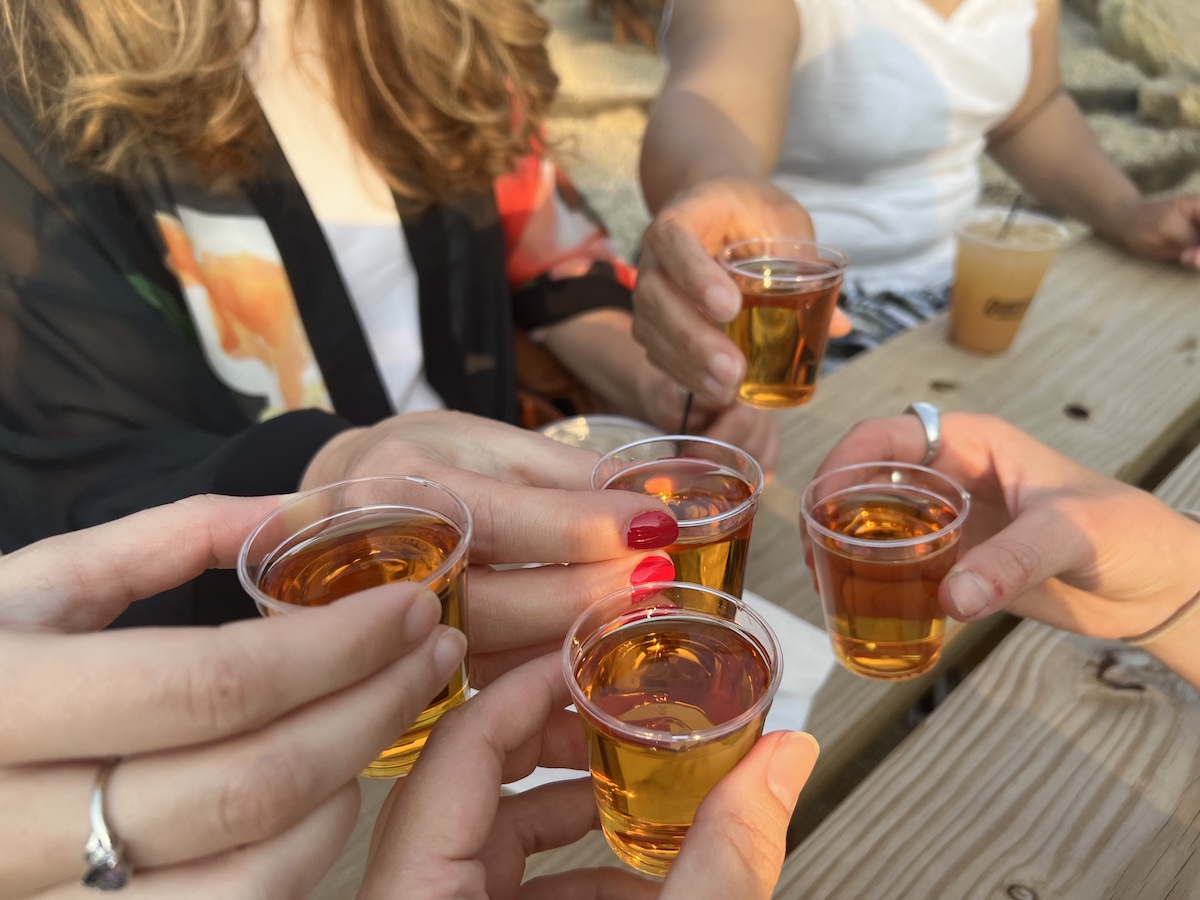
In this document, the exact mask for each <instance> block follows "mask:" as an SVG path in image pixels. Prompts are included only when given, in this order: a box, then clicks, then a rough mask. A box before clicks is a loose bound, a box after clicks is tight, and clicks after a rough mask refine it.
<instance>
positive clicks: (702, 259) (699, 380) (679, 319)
mask: <svg viewBox="0 0 1200 900" xmlns="http://www.w3.org/2000/svg"><path fill="white" fill-rule="evenodd" d="M812 233H813V229H812V221H811V220H810V219H809V217H808V213H807V212H805V210H804V208H803V207H802V206H800V205H799V204H798V203H797V202H796V201H795V200H793V199H792V198H791V196H789V195H788V194H786V193H785V192H783V191H781V190H779V189H778V188H777V187H775V186H774V185H772V184H771V183H770V182H769V181H767V180H766V179H756V178H722V179H713V180H711V181H706V182H704V183H702V184H699V185H697V186H696V187H694V188H692V189H690V190H688V191H686V192H684V193H683V194H681V195H680V196H678V197H677V198H675V199H674V200H673V201H671V203H670V204H668V205H667V206H665V207H664V208H663V210H662V211H661V212H660V213H659V214H658V215H657V216H656V217H655V219H654V221H653V222H651V223H650V227H649V228H647V229H646V234H645V238H644V244H643V248H642V257H641V260H640V262H639V266H638V280H637V286H636V287H635V288H634V292H633V306H634V320H633V334H634V337H635V338H636V339H637V341H638V343H640V344H641V345H642V346H644V347H645V348H646V351H647V353H648V354H649V356H650V360H651V362H653V363H654V365H656V366H657V367H658V368H660V369H661V370H662V371H664V372H665V373H667V374H668V375H670V376H671V378H672V379H674V380H675V381H676V382H677V383H678V384H680V385H682V386H683V387H684V388H686V389H687V390H690V391H692V392H693V393H694V394H695V395H696V397H697V399H699V400H702V401H704V402H706V403H709V404H713V405H716V406H720V407H724V406H726V405H728V404H730V403H732V402H733V400H734V397H735V394H736V392H737V386H738V384H740V383H741V381H742V378H743V376H744V374H745V370H746V361H745V359H744V358H743V357H742V354H741V353H740V352H739V351H738V349H737V347H736V346H734V344H733V342H732V341H731V340H729V338H728V337H726V336H725V335H724V334H723V333H722V332H721V330H720V328H719V327H717V324H716V323H721V322H729V321H732V320H733V319H734V317H735V316H736V315H737V313H738V310H739V309H740V308H741V305H742V298H741V295H740V294H739V293H738V291H737V288H736V287H735V286H734V284H733V281H732V280H731V279H730V278H729V276H728V275H726V274H725V272H724V271H723V270H722V268H721V266H720V264H718V263H717V262H716V261H715V260H714V259H713V257H714V256H715V255H716V254H717V253H718V252H720V250H721V248H722V247H724V246H725V245H726V244H728V243H731V242H733V241H736V240H742V239H748V238H754V237H763V236H764V235H765V236H787V237H797V238H801V239H805V238H811V237H812ZM831 331H832V333H834V334H839V335H841V334H846V333H847V332H848V331H849V322H848V321H847V320H846V319H845V317H844V316H842V314H841V313H840V312H839V313H837V314H836V315H835V317H834V323H833V327H832V328H831Z"/></svg>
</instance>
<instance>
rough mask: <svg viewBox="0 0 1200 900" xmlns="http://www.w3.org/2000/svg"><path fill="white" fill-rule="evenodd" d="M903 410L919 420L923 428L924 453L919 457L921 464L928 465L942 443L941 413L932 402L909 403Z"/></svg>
mask: <svg viewBox="0 0 1200 900" xmlns="http://www.w3.org/2000/svg"><path fill="white" fill-rule="evenodd" d="M904 411H905V412H906V413H911V414H912V415H914V416H916V417H917V418H918V419H920V420H921V427H922V428H924V429H925V455H924V456H922V457H921V465H923V466H926V465H929V463H930V462H932V460H933V458H934V457H935V456H937V452H938V448H939V447H940V446H941V445H942V414H941V413H940V412H939V411H938V408H937V407H936V406H934V405H933V404H932V403H910V404H908V407H907V408H906V409H905V410H904Z"/></svg>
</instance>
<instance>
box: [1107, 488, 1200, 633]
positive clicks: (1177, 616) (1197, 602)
mask: <svg viewBox="0 0 1200 900" xmlns="http://www.w3.org/2000/svg"><path fill="white" fill-rule="evenodd" d="M1180 512H1181V513H1182V514H1183V515H1185V516H1187V517H1188V518H1189V519H1191V520H1192V521H1193V522H1200V512H1194V511H1191V510H1180ZM1197 611H1200V594H1196V596H1195V597H1193V598H1192V599H1191V600H1189V601H1188V602H1187V603H1185V604H1183V606H1181V607H1179V609H1177V610H1175V612H1173V613H1171V615H1169V616H1167V618H1166V620H1165V621H1163V622H1162V623H1161V624H1159V625H1155V626H1154V627H1153V628H1151V629H1150V630H1149V631H1144V632H1142V633H1141V634H1138V635H1134V636H1133V637H1127V638H1121V640H1122V641H1124V642H1125V643H1126V644H1129V645H1131V646H1133V647H1142V646H1145V645H1146V644H1149V643H1150V642H1151V641H1157V640H1158V639H1159V638H1161V637H1164V636H1165V635H1168V634H1170V633H1171V632H1172V631H1174V630H1175V629H1176V628H1178V627H1179V626H1180V625H1182V624H1183V623H1184V622H1186V621H1188V619H1190V618H1191V617H1192V616H1194V615H1195V614H1196V612H1197Z"/></svg>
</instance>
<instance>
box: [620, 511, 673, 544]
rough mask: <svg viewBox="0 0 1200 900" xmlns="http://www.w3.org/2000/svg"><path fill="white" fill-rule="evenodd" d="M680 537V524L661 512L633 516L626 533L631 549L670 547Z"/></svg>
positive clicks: (626, 541)
mask: <svg viewBox="0 0 1200 900" xmlns="http://www.w3.org/2000/svg"><path fill="white" fill-rule="evenodd" d="M678 537H679V525H678V524H677V523H676V522H675V520H674V519H672V518H671V517H670V516H668V515H667V514H666V513H661V512H644V513H639V514H638V515H636V516H634V517H633V521H632V522H630V523H629V530H628V531H627V532H626V533H625V543H626V545H628V547H629V549H630V550H657V549H659V548H660V547H669V546H671V545H672V544H673V543H675V541H676V539H678Z"/></svg>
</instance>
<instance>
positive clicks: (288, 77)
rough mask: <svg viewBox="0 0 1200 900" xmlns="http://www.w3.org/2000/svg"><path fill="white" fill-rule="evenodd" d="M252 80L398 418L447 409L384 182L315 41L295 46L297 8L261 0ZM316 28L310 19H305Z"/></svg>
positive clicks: (305, 37) (303, 37) (286, 0)
mask: <svg viewBox="0 0 1200 900" xmlns="http://www.w3.org/2000/svg"><path fill="white" fill-rule="evenodd" d="M261 7H262V8H261V22H260V28H259V33H258V35H257V39H256V41H255V43H254V46H253V47H252V48H251V52H250V55H249V58H248V60H247V71H248V72H249V75H250V79H251V81H252V83H253V85H254V90H255V93H256V95H257V97H258V102H259V105H260V106H261V107H262V110H263V113H264V114H265V115H266V117H267V121H268V122H270V124H271V129H272V131H274V133H275V138H276V140H278V142H279V145H280V147H281V148H282V149H283V152H284V155H285V156H286V157H287V160H288V164H289V165H290V166H291V168H292V172H293V174H294V175H295V177H296V180H297V182H298V183H299V184H300V188H301V190H303V191H304V196H305V197H306V198H307V200H308V203H309V206H310V207H312V211H313V214H314V215H315V216H316V218H317V221H318V222H319V223H320V226H321V230H322V232H324V235H325V240H326V242H327V243H328V244H329V249H330V251H331V252H332V253H333V257H334V261H335V262H336V264H337V267H338V271H339V273H340V274H341V276H342V281H343V283H344V284H345V286H346V292H347V294H348V295H349V297H350V301H351V304H352V305H353V306H354V310H355V313H356V314H357V316H358V319H359V323H360V324H361V326H362V330H363V333H364V335H365V336H366V339H367V344H368V346H369V347H370V351H371V355H372V357H373V358H374V361H375V366H376V368H377V370H378V371H379V373H380V377H381V379H382V381H383V384H384V387H385V389H386V391H387V394H388V397H389V398H390V400H391V402H392V406H393V408H394V410H395V412H397V413H404V412H417V411H421V410H429V409H442V408H444V406H445V404H444V403H443V402H442V399H441V397H439V396H438V394H437V392H436V391H434V390H433V388H432V387H431V386H430V385H429V382H428V380H427V379H426V378H425V361H424V353H423V349H422V345H421V324H420V312H419V306H418V294H417V275H416V270H415V268H414V267H413V263H412V258H411V257H410V255H409V251H408V244H407V242H406V241H405V239H404V230H403V228H402V227H401V225H400V217H399V214H398V213H397V212H396V205H395V202H394V201H393V199H392V194H391V190H390V189H389V188H388V186H387V182H386V181H384V179H383V177H382V176H381V175H380V174H379V172H378V171H377V170H376V169H375V168H374V166H373V165H372V164H371V163H370V162H369V161H368V160H367V159H366V158H365V157H364V156H363V155H362V153H361V151H359V149H358V148H357V146H356V145H355V144H354V142H353V141H352V140H351V138H350V135H349V133H348V132H347V130H346V126H345V125H344V124H343V122H342V119H341V117H340V116H339V115H338V113H337V111H336V109H335V108H334V106H333V103H332V100H331V93H330V90H329V85H328V80H327V76H326V70H325V67H324V65H323V63H322V61H321V58H320V54H319V52H318V50H317V47H318V46H319V45H318V42H317V41H316V39H315V36H314V35H312V34H310V33H308V29H304V30H303V31H302V32H301V33H300V34H298V35H296V38H295V41H293V34H292V33H293V26H292V22H293V19H294V3H293V0H262V4H261ZM307 21H308V22H311V17H308V20H307Z"/></svg>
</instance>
